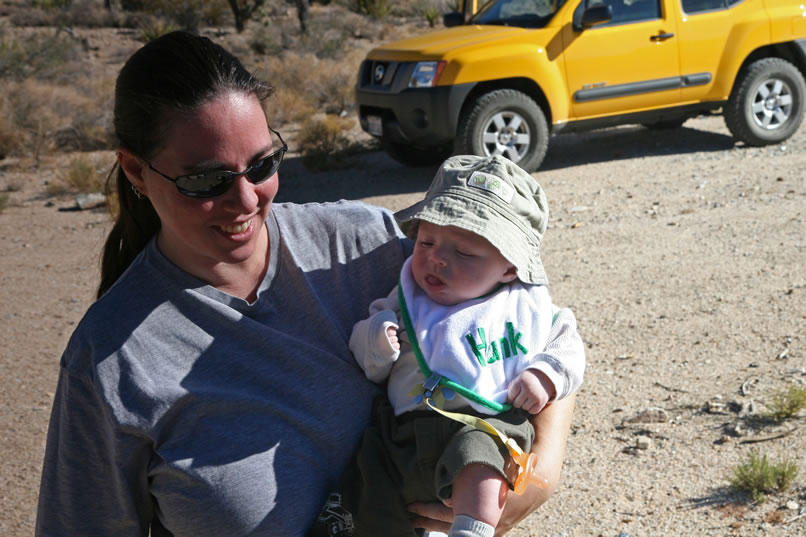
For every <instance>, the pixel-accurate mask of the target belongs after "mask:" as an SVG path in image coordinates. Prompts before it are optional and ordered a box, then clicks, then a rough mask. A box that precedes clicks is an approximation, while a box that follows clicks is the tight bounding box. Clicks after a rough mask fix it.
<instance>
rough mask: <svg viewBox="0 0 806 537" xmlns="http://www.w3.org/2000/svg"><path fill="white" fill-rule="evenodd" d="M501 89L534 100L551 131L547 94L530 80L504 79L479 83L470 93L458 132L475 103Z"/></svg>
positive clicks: (463, 106) (459, 122)
mask: <svg viewBox="0 0 806 537" xmlns="http://www.w3.org/2000/svg"><path fill="white" fill-rule="evenodd" d="M499 89H511V90H516V91H520V92H521V93H524V94H526V95H528V96H529V97H531V98H532V99H534V101H535V102H536V103H537V105H538V106H539V107H540V108H541V110H543V114H544V115H545V116H546V122H547V123H548V125H549V131H551V119H552V115H551V107H550V106H549V101H548V99H547V98H546V95H545V93H544V92H543V90H542V89H541V88H540V86H538V85H537V83H536V82H535V81H534V80H531V79H529V78H525V77H523V78H502V79H499V80H488V81H485V82H479V83H478V84H476V86H475V87H474V88H473V89H472V90H471V91H470V93H468V95H467V96H466V97H465V100H464V102H463V103H462V107H461V109H460V110H459V116H458V118H457V119H458V123H457V131H458V125H459V124H461V122H462V118H464V117H465V116H466V115H467V114H468V113H469V112H470V110H471V109H472V108H473V106H474V103H475V102H476V100H477V99H478V98H479V97H481V96H482V95H484V94H486V93H490V92H491V91H495V90H499Z"/></svg>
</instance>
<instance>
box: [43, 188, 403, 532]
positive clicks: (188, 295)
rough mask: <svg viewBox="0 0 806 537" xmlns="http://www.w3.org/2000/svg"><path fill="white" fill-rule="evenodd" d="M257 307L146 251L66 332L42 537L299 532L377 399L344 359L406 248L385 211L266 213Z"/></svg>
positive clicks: (290, 208) (336, 207)
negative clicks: (265, 258) (266, 260)
mask: <svg viewBox="0 0 806 537" xmlns="http://www.w3.org/2000/svg"><path fill="white" fill-rule="evenodd" d="M267 226H268V230H269V235H270V240H271V253H270V255H271V261H270V266H269V268H268V271H267V274H266V277H265V280H264V281H263V283H262V284H261V286H260V289H259V292H258V298H257V300H256V301H255V303H254V304H251V305H250V304H248V303H247V302H246V301H244V300H241V299H239V298H235V297H232V296H230V295H227V294H225V293H223V292H221V291H218V290H217V289H215V288H213V287H211V286H209V285H206V284H205V283H204V282H202V281H199V280H198V279H196V278H194V277H192V276H190V275H189V274H187V273H185V272H183V271H182V270H181V269H179V268H178V267H176V266H175V265H173V264H172V263H171V262H170V261H168V260H167V259H166V258H165V257H164V256H163V255H162V254H161V253H160V252H159V250H158V248H157V247H156V243H155V242H154V241H152V242H151V244H150V245H149V246H148V247H147V248H146V249H145V250H144V251H143V252H142V253H141V254H140V256H139V257H138V258H137V259H136V260H135V261H134V262H133V263H132V266H131V267H130V268H129V270H128V271H127V272H126V273H125V274H124V275H123V276H122V277H121V278H120V279H119V280H118V282H117V283H116V284H115V285H114V286H113V287H112V288H111V289H110V290H109V291H108V292H107V293H106V294H105V295H104V296H103V297H102V298H101V299H100V300H98V301H97V302H96V303H95V304H93V305H92V306H91V307H90V309H89V311H88V312H87V313H86V315H85V316H84V318H83V319H82V321H81V322H80V323H79V325H78V327H77V328H76V330H75V332H74V334H73V335H72V337H71V339H70V342H69V344H68V346H67V349H66V350H65V352H64V355H63V356H62V360H61V372H60V375H59V381H58V388H57V391H56V396H55V400H54V404H53V411H52V416H51V422H50V429H49V431H48V440H47V448H46V454H45V461H44V467H43V473H42V485H41V489H40V496H39V510H38V518H37V527H36V535H37V536H39V537H45V536H56V535H59V536H66V535H70V536H73V535H75V536H78V535H81V536H82V537H92V536H104V537H110V536H115V537H125V536H135V535H136V536H145V535H148V533H149V531H151V535H153V536H155V537H156V536H163V535H175V536H177V537H179V536H188V537H191V536H192V537H204V536H216V537H220V536H222V535H226V536H228V537H237V536H246V535H255V536H257V535H265V536H271V537H282V536H302V535H304V534H305V530H306V529H307V527H308V526H309V525H310V524H311V523H312V522H313V520H314V518H315V517H316V516H317V514H318V512H319V510H320V509H321V507H322V505H323V504H324V502H325V500H326V498H327V492H328V491H329V490H332V487H333V485H334V483H335V481H336V480H337V479H338V477H339V475H340V473H341V471H342V469H343V467H344V466H345V465H346V463H347V461H348V460H349V458H350V457H351V456H352V454H353V452H354V450H355V448H356V446H357V444H358V441H359V439H360V436H361V433H362V431H363V430H364V428H365V427H366V425H367V424H368V421H369V416H370V409H371V402H372V399H373V398H374V397H375V396H376V395H378V394H379V388H378V386H376V385H375V384H373V383H372V382H370V381H369V380H367V379H366V378H365V377H364V375H363V373H362V372H361V370H360V369H359V368H358V366H357V365H356V364H355V361H354V360H353V357H352V355H351V353H350V350H349V348H348V346H347V342H348V340H349V336H350V331H351V329H352V327H353V325H354V324H355V323H356V321H358V320H359V319H361V318H362V317H364V316H365V315H366V311H367V308H368V306H369V304H370V302H371V301H372V300H373V299H375V298H377V297H378V296H384V295H386V294H387V293H388V292H389V290H390V289H391V288H392V287H393V286H394V285H395V283H396V279H397V275H398V273H399V270H400V267H401V265H402V263H403V261H404V259H405V258H406V256H407V255H408V254H409V253H410V249H411V248H410V244H409V243H408V242H407V241H406V240H405V239H402V236H401V234H400V232H399V230H398V229H397V227H396V225H395V223H394V219H393V218H392V216H391V214H390V213H389V212H388V211H384V210H381V209H378V208H374V207H370V206H367V205H364V204H360V203H357V202H339V203H332V204H322V205H319V204H311V205H303V206H300V205H293V204H287V205H275V206H274V207H273V208H272V211H271V213H270V216H269V218H268V220H267Z"/></svg>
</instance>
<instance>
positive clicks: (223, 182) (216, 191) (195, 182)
mask: <svg viewBox="0 0 806 537" xmlns="http://www.w3.org/2000/svg"><path fill="white" fill-rule="evenodd" d="M269 130H270V131H271V132H273V133H274V134H276V135H277V137H278V138H279V139H280V143H281V144H283V145H282V146H280V147H279V148H278V149H277V150H276V151H273V152H272V153H270V154H268V155H266V156H265V157H263V158H262V159H260V160H259V161H258V162H256V163H255V164H253V165H251V166H249V167H248V168H246V169H245V170H244V171H242V172H230V171H226V170H213V171H209V172H202V173H193V174H190V175H180V176H179V177H171V176H170V175H165V174H164V173H162V172H161V171H159V170H158V169H156V168H154V166H152V165H151V163H150V162H148V161H145V163H146V164H148V167H149V168H151V169H152V170H153V171H155V172H157V173H158V174H160V175H161V176H163V177H164V178H165V179H167V180H168V181H170V182H172V183H173V184H175V185H176V189H177V190H178V191H179V192H180V193H181V194H184V195H185V196H190V197H191V198H213V197H215V196H220V195H221V194H223V193H224V192H226V191H227V190H229V187H230V186H231V185H232V182H233V181H234V180H235V178H236V177H238V176H239V175H245V176H246V179H247V180H248V181H249V182H250V183H252V184H255V185H259V184H260V183H263V182H265V181H267V180H268V179H269V178H270V177H271V176H273V175H274V174H275V173H277V170H278V169H280V163H281V162H282V161H283V156H284V155H285V153H286V151H288V145H287V144H286V143H285V141H283V137H282V136H280V133H279V132H277V131H275V130H274V129H272V128H271V127H270V128H269Z"/></svg>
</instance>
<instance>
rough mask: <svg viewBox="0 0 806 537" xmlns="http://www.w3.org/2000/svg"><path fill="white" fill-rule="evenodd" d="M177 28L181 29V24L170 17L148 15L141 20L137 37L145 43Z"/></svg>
mask: <svg viewBox="0 0 806 537" xmlns="http://www.w3.org/2000/svg"><path fill="white" fill-rule="evenodd" d="M175 30H179V26H177V25H176V23H174V22H172V21H170V20H168V19H163V18H161V17H148V18H146V19H143V20H142V21H141V22H140V25H139V26H138V28H137V38H138V39H139V40H140V41H142V42H143V43H148V42H149V41H153V40H155V39H157V38H158V37H162V36H163V35H165V34H169V33H171V32H173V31H175Z"/></svg>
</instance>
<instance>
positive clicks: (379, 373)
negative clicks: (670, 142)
mask: <svg viewBox="0 0 806 537" xmlns="http://www.w3.org/2000/svg"><path fill="white" fill-rule="evenodd" d="M396 309H397V286H395V288H394V289H392V292H391V293H389V296H386V297H384V298H379V299H377V300H375V301H373V302H372V304H370V306H369V313H370V316H369V317H368V318H366V319H364V320H361V321H358V322H357V323H356V324H355V326H354V327H353V331H352V334H351V335H350V350H351V351H352V353H353V356H354V357H355V360H356V362H357V363H358V365H359V366H360V367H361V369H362V370H363V371H364V374H365V375H366V376H367V378H368V379H369V380H371V381H373V382H377V383H381V382H384V381H386V379H387V377H388V376H389V372H390V371H391V370H392V365H394V363H395V361H396V360H397V359H398V357H399V356H400V351H399V350H395V348H394V347H392V344H391V342H390V341H389V338H388V337H387V335H386V329H387V328H388V327H390V326H392V327H394V328H395V329H398V328H399V325H398V320H397V314H396V313H395V310H396Z"/></svg>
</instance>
